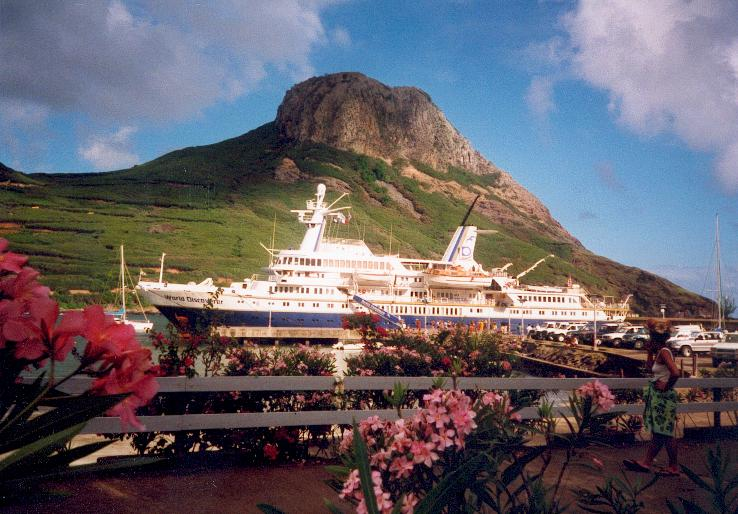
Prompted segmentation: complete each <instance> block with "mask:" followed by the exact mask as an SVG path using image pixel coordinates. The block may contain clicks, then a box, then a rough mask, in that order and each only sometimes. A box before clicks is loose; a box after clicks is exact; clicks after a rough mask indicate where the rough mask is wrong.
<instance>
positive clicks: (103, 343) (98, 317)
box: [83, 305, 140, 363]
mask: <svg viewBox="0 0 738 514" xmlns="http://www.w3.org/2000/svg"><path fill="white" fill-rule="evenodd" d="M83 315H84V319H85V322H86V327H85V331H84V333H83V335H84V336H85V338H86V339H87V346H86V347H85V353H84V359H85V360H86V361H88V362H95V361H98V360H100V359H103V360H105V361H106V362H107V363H111V362H112V361H114V360H115V359H116V358H118V356H120V355H121V354H122V353H123V352H125V351H126V350H128V349H129V348H140V345H139V344H138V341H136V332H135V330H134V329H133V327H132V326H130V325H123V324H120V323H116V321H115V319H114V318H113V316H107V315H105V312H104V311H103V308H102V307H101V306H99V305H92V306H90V307H87V308H86V309H85V310H84V312H83Z"/></svg>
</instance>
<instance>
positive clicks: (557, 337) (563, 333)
mask: <svg viewBox="0 0 738 514" xmlns="http://www.w3.org/2000/svg"><path fill="white" fill-rule="evenodd" d="M583 326H585V323H563V324H561V325H559V326H558V327H555V328H552V329H549V330H548V332H547V333H546V339H548V340H549V341H558V342H560V343H563V342H564V340H566V337H567V336H568V335H569V334H571V333H572V332H574V331H576V330H579V329H580V328H582V327H583Z"/></svg>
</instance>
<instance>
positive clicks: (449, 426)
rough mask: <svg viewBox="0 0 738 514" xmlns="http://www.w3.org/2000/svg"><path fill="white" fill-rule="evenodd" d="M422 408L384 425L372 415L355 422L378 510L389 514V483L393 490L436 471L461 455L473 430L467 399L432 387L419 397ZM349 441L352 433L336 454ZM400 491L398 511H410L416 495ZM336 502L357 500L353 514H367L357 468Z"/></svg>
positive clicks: (459, 393) (346, 447)
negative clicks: (358, 513)
mask: <svg viewBox="0 0 738 514" xmlns="http://www.w3.org/2000/svg"><path fill="white" fill-rule="evenodd" d="M423 404H424V407H423V408H422V409H421V410H420V411H419V412H417V413H416V414H415V415H414V416H413V417H412V418H411V419H409V420H405V419H398V420H396V421H385V420H382V419H380V418H379V417H378V416H371V417H369V418H367V419H365V420H363V421H362V422H361V423H359V426H358V430H359V433H360V434H361V437H362V438H363V439H364V441H365V442H366V444H367V448H368V452H369V460H370V465H371V466H372V468H373V473H372V487H373V489H374V493H375V496H376V499H377V505H378V506H379V509H380V512H383V513H385V512H386V513H389V512H391V511H392V507H393V502H392V501H391V497H392V496H391V494H390V492H389V489H391V488H390V487H389V484H394V485H395V486H396V485H397V484H398V483H404V482H398V481H403V480H404V481H406V482H408V483H410V482H411V481H412V476H413V475H417V474H423V473H436V472H439V471H438V470H437V469H436V467H437V466H443V462H446V461H447V460H448V458H449V457H451V456H453V455H455V454H457V453H459V452H461V451H462V450H463V449H464V447H465V443H466V439H467V437H468V436H469V435H470V434H471V433H472V431H473V430H474V429H475V428H476V427H477V425H476V422H475V421H474V419H475V417H476V415H477V413H476V412H475V411H474V410H473V408H472V400H471V398H469V397H468V396H467V395H466V394H464V393H463V392H461V391H457V390H452V391H443V390H441V389H435V390H433V391H432V392H430V393H428V394H426V395H424V396H423ZM353 438H354V434H353V431H349V432H348V433H347V434H346V436H345V437H344V439H343V441H342V442H341V445H340V450H341V452H343V453H346V452H349V451H350V449H351V445H352V443H353ZM403 493H404V494H405V497H404V500H403V503H402V507H401V512H403V513H411V512H413V510H414V507H415V505H416V504H417V503H418V500H419V496H418V494H417V491H415V492H413V491H410V490H403ZM341 498H346V499H354V500H356V501H358V502H359V505H358V506H357V510H356V511H357V512H366V504H365V502H364V498H363V494H362V492H361V487H360V482H359V475H358V471H357V470H353V471H352V472H351V473H350V474H349V476H348V478H347V479H346V481H345V482H344V485H343V490H342V492H341ZM395 499H396V498H395Z"/></svg>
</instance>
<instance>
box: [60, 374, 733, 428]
mask: <svg viewBox="0 0 738 514" xmlns="http://www.w3.org/2000/svg"><path fill="white" fill-rule="evenodd" d="M91 380H92V379H89V378H81V377H75V378H72V379H70V380H69V381H67V382H65V383H64V384H62V386H61V387H60V389H61V390H62V391H64V392H67V393H82V392H84V391H86V390H87V389H88V388H89V385H90V382H91ZM436 380H437V379H436V378H433V377H344V378H343V379H341V378H336V377H270V376H264V377H250V376H249V377H195V378H186V377H162V378H159V379H158V381H159V393H206V392H227V391H250V392H274V391H284V392H286V393H290V392H303V391H377V390H388V389H392V387H393V386H394V384H396V383H398V382H399V383H401V384H403V385H404V386H405V387H407V388H408V389H412V390H428V389H430V388H431V386H432V384H433V383H434V382H435V381H436ZM591 380H592V379H589V378H492V377H474V378H459V379H457V381H456V384H457V387H459V388H460V389H465V390H475V389H480V390H508V391H509V390H545V391H572V390H574V389H576V388H578V387H580V386H581V385H583V384H585V383H587V382H590V381H591ZM599 380H600V382H602V383H603V384H605V385H607V386H608V387H610V389H616V390H617V389H640V388H642V387H644V386H645V385H646V384H647V383H648V379H646V378H603V379H599ZM451 385H452V381H451V379H450V378H446V380H445V384H444V387H446V388H450V387H451ZM676 388H677V389H693V388H697V389H709V390H712V391H713V398H714V399H715V400H718V401H713V402H691V403H681V404H679V406H678V408H677V411H678V412H680V413H698V412H706V413H709V412H713V413H719V412H726V411H738V402H735V401H731V402H727V401H725V402H724V401H719V399H720V397H721V393H720V391H721V390H722V389H731V388H738V378H685V379H681V380H679V381H678V382H677V384H676ZM614 410H617V411H622V412H624V413H627V414H640V413H642V412H643V405H642V404H618V405H616V406H615V407H614ZM415 411H416V409H403V411H402V412H403V416H404V415H407V416H411V415H412V414H413V413H414V412H415ZM556 412H557V414H558V415H559V416H568V415H570V414H571V413H570V411H569V409H568V408H566V407H563V406H562V407H560V408H556ZM520 414H521V416H522V417H523V419H533V418H536V417H537V410H536V408H535V407H526V408H524V409H522V410H521V411H520ZM374 415H378V416H381V417H383V418H386V419H394V418H396V416H397V412H396V411H395V410H392V409H380V410H330V411H299V412H248V413H221V414H186V415H162V416H140V417H139V419H140V420H141V422H142V423H143V424H144V425H145V426H146V429H145V431H148V432H175V431H180V430H206V429H231V428H256V427H276V426H306V425H343V424H351V423H352V421H353V420H357V421H358V420H361V419H365V418H367V417H369V416H374ZM120 432H121V426H120V420H119V419H118V418H113V417H99V418H94V419H92V420H91V421H90V422H89V423H88V424H87V425H86V426H85V428H84V430H83V433H88V434H89V433H93V434H104V433H107V434H111V433H120Z"/></svg>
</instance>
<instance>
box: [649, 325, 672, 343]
mask: <svg viewBox="0 0 738 514" xmlns="http://www.w3.org/2000/svg"><path fill="white" fill-rule="evenodd" d="M646 326H647V327H648V331H649V334H650V336H651V344H657V345H665V344H666V341H668V340H669V338H670V337H671V333H670V332H669V328H670V323H669V322H668V321H667V320H663V319H649V320H648V321H647V322H646Z"/></svg>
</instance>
